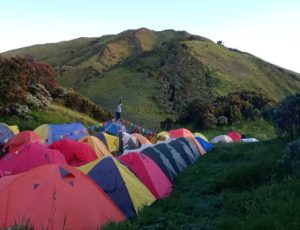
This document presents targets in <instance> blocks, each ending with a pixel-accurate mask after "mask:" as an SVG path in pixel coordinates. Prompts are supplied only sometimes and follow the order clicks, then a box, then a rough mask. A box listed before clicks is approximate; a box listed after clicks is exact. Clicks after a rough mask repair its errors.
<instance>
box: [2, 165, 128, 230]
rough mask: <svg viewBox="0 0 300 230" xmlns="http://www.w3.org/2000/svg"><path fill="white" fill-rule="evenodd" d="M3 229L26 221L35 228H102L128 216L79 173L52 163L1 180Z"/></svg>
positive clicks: (83, 229) (87, 229)
mask: <svg viewBox="0 0 300 230" xmlns="http://www.w3.org/2000/svg"><path fill="white" fill-rule="evenodd" d="M0 194H1V196H0V229H2V228H5V227H11V226H12V225H14V224H15V223H17V224H22V223H26V221H30V223H31V224H32V225H33V226H34V229H36V230H38V229H65V230H73V229H82V230H85V229H86V230H90V229H100V228H101V227H102V226H103V225H104V224H106V223H108V222H111V221H115V222H119V221H121V220H124V219H125V217H124V215H123V214H122V213H121V211H120V210H119V209H118V208H117V207H116V205H115V204H114V203H113V202H112V201H111V200H110V198H109V197H108V196H107V195H106V194H105V192H103V190H102V189H100V188H99V187H97V185H96V184H95V183H94V182H93V181H91V180H90V179H89V178H88V177H86V176H85V175H83V174H82V173H81V172H80V171H79V170H77V169H75V168H73V167H70V166H67V165H58V164H50V165H43V166H40V167H37V168H34V169H32V170H30V171H27V172H25V173H22V174H19V175H14V176H8V177H4V178H1V180H0Z"/></svg>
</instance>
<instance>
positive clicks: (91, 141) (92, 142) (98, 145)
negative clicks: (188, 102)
mask: <svg viewBox="0 0 300 230" xmlns="http://www.w3.org/2000/svg"><path fill="white" fill-rule="evenodd" d="M79 141H80V142H82V143H85V144H87V145H89V146H91V147H92V149H93V150H94V151H95V153H96V154H97V156H98V158H101V157H104V156H112V155H111V153H110V152H109V151H108V149H107V148H106V146H105V144H103V142H102V141H100V140H99V139H98V138H97V137H94V136H86V137H84V138H82V139H80V140H79Z"/></svg>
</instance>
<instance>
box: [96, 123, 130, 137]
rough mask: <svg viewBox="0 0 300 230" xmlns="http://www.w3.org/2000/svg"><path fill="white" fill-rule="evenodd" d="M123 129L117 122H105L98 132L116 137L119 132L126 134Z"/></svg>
mask: <svg viewBox="0 0 300 230" xmlns="http://www.w3.org/2000/svg"><path fill="white" fill-rule="evenodd" d="M124 129H125V128H124V127H122V125H121V123H119V122H113V121H107V122H105V123H104V124H103V126H102V127H101V128H100V130H99V131H100V132H106V133H108V134H111V135H114V136H118V133H119V132H126V130H124Z"/></svg>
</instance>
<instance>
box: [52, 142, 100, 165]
mask: <svg viewBox="0 0 300 230" xmlns="http://www.w3.org/2000/svg"><path fill="white" fill-rule="evenodd" d="M48 147H49V148H51V149H57V150H59V151H60V152H61V153H62V154H63V155H64V156H65V158H66V161H67V163H68V164H69V165H71V166H75V167H78V166H81V165H84V164H87V163H89V162H92V161H94V160H96V159H97V158H98V157H97V154H96V153H95V151H94V150H93V149H92V148H91V147H90V146H89V145H87V144H84V143H81V142H77V141H74V140H72V139H62V140H59V141H56V142H54V143H52V144H51V145H49V146H48Z"/></svg>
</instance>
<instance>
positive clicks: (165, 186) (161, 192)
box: [118, 152, 173, 199]
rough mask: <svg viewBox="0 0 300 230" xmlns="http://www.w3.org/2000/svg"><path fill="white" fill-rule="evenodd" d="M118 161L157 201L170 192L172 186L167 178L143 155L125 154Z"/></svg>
mask: <svg viewBox="0 0 300 230" xmlns="http://www.w3.org/2000/svg"><path fill="white" fill-rule="evenodd" d="M118 160H119V161H120V162H122V163H124V164H125V165H126V166H127V167H128V168H130V169H131V171H133V172H134V173H135V175H136V176H137V177H138V178H139V179H140V180H141V181H142V182H143V183H144V185H146V186H147V187H148V189H149V190H150V191H151V192H152V194H153V195H154V196H155V197H156V198H157V199H160V198H164V197H167V196H169V194H170V193H171V192H172V189H173V186H172V184H171V182H170V181H169V179H168V178H167V176H166V175H165V174H164V172H163V171H162V170H161V169H160V167H159V166H157V164H156V163H155V162H154V161H153V160H152V159H151V158H149V157H148V156H146V155H144V154H143V153H136V152H130V153H126V154H124V155H122V156H120V157H118Z"/></svg>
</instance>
